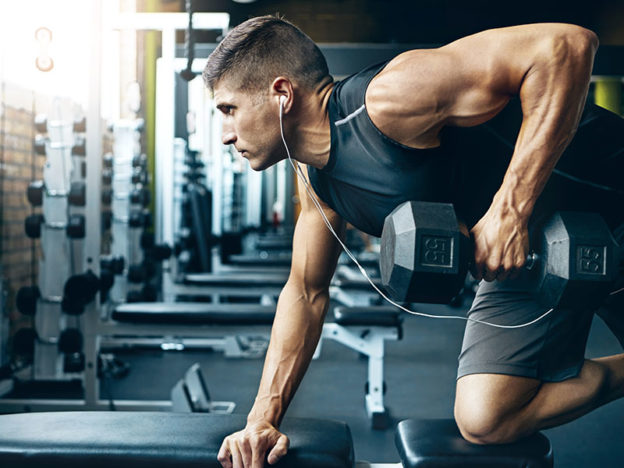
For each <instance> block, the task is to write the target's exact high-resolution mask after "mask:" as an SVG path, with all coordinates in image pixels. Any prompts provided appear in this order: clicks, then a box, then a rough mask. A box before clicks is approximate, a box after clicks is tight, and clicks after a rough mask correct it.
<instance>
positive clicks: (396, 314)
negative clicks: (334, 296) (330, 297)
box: [334, 306, 401, 327]
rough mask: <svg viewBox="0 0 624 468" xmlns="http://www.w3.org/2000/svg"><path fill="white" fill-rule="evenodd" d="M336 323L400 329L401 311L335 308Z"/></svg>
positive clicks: (387, 307)
mask: <svg viewBox="0 0 624 468" xmlns="http://www.w3.org/2000/svg"><path fill="white" fill-rule="evenodd" d="M334 322H336V323H337V324H339V325H344V326H349V325H352V326H354V325H363V326H367V325H368V326H380V327H400V326H401V311H400V310H399V309H397V308H396V307H390V306H368V307H345V306H338V307H335V308H334Z"/></svg>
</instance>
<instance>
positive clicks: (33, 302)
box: [15, 286, 41, 317]
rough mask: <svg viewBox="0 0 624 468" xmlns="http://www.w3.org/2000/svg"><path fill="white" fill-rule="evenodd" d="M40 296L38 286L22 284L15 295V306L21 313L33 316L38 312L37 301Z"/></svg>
mask: <svg viewBox="0 0 624 468" xmlns="http://www.w3.org/2000/svg"><path fill="white" fill-rule="evenodd" d="M40 297H41V292H40V291H39V287H38V286H22V287H21V288H19V290H18V291H17V295H16V296H15V306H16V307H17V310H19V311H20V313H21V314H24V315H28V316H29V317H33V316H34V315H35V313H36V312H37V301H38V300H39V298H40Z"/></svg>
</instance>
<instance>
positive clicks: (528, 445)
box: [0, 412, 554, 468]
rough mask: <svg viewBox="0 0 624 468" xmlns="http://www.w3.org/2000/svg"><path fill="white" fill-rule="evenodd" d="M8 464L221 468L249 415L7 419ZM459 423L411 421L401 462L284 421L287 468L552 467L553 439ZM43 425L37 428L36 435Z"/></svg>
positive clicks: (337, 425) (327, 427)
mask: <svg viewBox="0 0 624 468" xmlns="http://www.w3.org/2000/svg"><path fill="white" fill-rule="evenodd" d="M0 425H2V426H3V427H10V428H11V430H10V431H3V432H2V433H0V464H2V465H3V466H11V467H15V468H30V467H40V466H47V467H51V468H54V467H60V468H69V467H73V466H94V467H100V466H102V467H104V466H115V465H119V466H124V467H129V468H132V467H143V466H159V467H170V468H173V467H185V468H187V467H200V466H201V467H204V468H221V464H220V463H219V462H218V461H217V454H218V451H219V448H220V447H221V444H222V442H223V439H224V438H225V437H226V436H227V435H229V434H232V433H234V432H236V431H239V430H241V429H242V428H243V427H245V425H246V416H245V415H242V414H216V413H212V414H210V413H209V414H199V413H193V414H189V413H154V412H57V413H21V414H8V415H2V416H0ZM454 425H455V423H454V422H453V421H452V420H439V421H438V420H433V421H427V420H423V421H420V420H406V421H403V422H401V423H400V424H399V426H398V428H397V432H396V437H395V443H396V446H397V449H398V451H399V455H400V457H401V462H400V463H369V462H364V461H362V462H357V463H356V462H355V461H354V450H353V439H352V437H351V431H350V429H349V427H348V426H347V425H346V424H345V423H342V422H338V421H331V420H325V419H308V418H289V417H286V418H284V421H283V422H282V424H281V425H280V430H281V431H283V433H285V434H287V435H288V438H289V439H290V447H289V449H288V452H287V454H286V456H284V458H282V459H281V460H280V462H279V465H278V466H279V467H281V468H319V467H323V468H415V467H420V468H425V467H447V468H449V467H450V468H459V467H462V468H463V467H467V468H477V467H485V468H488V467H499V468H500V467H510V468H521V467H523V468H550V467H552V466H553V463H554V461H553V453H552V448H551V446H550V442H549V440H548V439H547V438H546V437H545V436H544V435H542V434H539V433H538V434H535V435H533V436H531V437H529V438H527V439H524V440H522V441H519V442H517V443H514V444H505V445H499V446H481V445H473V444H469V443H468V442H466V441H465V440H463V439H462V438H461V436H459V434H458V431H457V428H456V427H453V426H454ZM34 427H36V428H37V430H36V431H33V428H34Z"/></svg>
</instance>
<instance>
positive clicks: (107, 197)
mask: <svg viewBox="0 0 624 468" xmlns="http://www.w3.org/2000/svg"><path fill="white" fill-rule="evenodd" d="M112 202H113V191H112V189H109V188H108V189H104V190H102V205H106V206H110V204H111V203H112Z"/></svg>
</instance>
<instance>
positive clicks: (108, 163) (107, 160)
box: [102, 153, 113, 169]
mask: <svg viewBox="0 0 624 468" xmlns="http://www.w3.org/2000/svg"><path fill="white" fill-rule="evenodd" d="M102 167H104V168H106V169H111V168H112V167H113V154H112V153H106V154H105V155H104V156H103V157H102Z"/></svg>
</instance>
